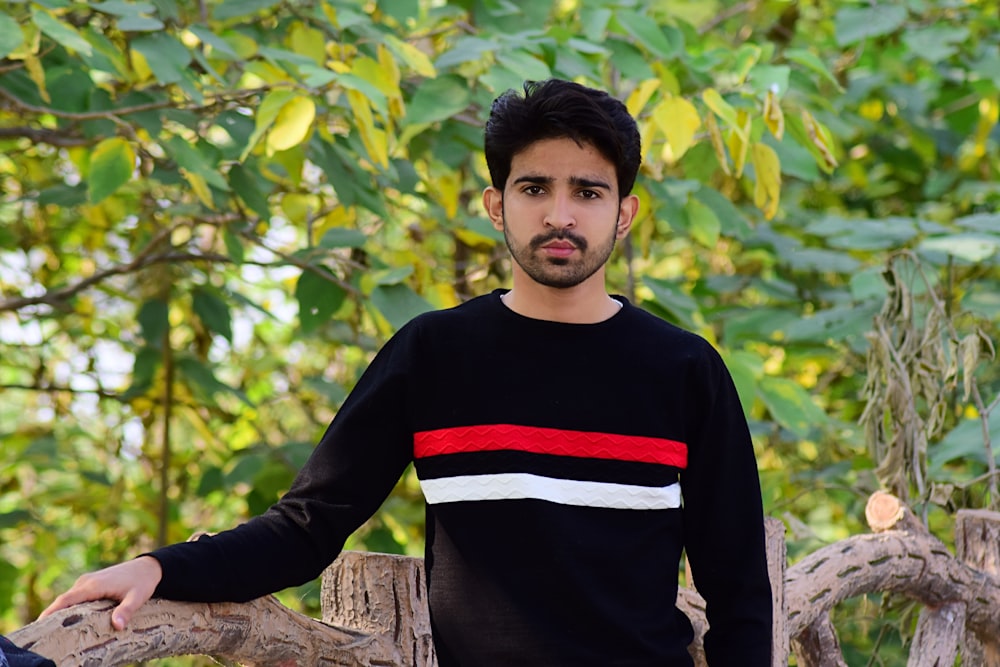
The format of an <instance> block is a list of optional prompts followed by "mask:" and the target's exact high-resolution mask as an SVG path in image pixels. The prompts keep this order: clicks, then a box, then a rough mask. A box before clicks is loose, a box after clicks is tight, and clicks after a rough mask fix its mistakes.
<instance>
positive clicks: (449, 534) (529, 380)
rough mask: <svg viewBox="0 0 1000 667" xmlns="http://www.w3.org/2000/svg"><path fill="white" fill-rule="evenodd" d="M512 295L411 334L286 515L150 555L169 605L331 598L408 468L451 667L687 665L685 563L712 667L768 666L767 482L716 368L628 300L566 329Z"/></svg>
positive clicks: (728, 383)
mask: <svg viewBox="0 0 1000 667" xmlns="http://www.w3.org/2000/svg"><path fill="white" fill-rule="evenodd" d="M500 294H501V292H500V291H496V292H493V293H492V294H489V295H486V296H483V297H479V298H477V299H473V300H472V301H470V302H468V303H466V304H464V305H461V306H459V307H457V308H452V309H449V310H444V311H438V312H434V313H427V314H425V315H422V316H420V317H417V318H416V319H414V320H413V321H412V322H410V323H409V324H408V325H406V326H405V327H404V328H403V329H402V330H400V331H399V333H397V334H396V335H395V336H394V337H393V338H392V340H390V341H389V342H388V343H387V344H386V345H385V347H384V348H383V349H382V351H381V352H379V354H378V355H377V356H376V358H375V359H374V360H373V362H372V364H371V365H370V366H369V368H368V370H367V371H366V372H365V374H364V375H363V376H362V378H361V380H359V382H358V384H357V386H356V387H355V389H354V391H353V392H352V393H351V395H350V397H349V398H348V399H347V401H346V402H345V403H344V405H343V407H342V408H341V410H340V412H339V413H338V414H337V417H336V418H335V419H334V420H333V423H332V424H331V425H330V427H329V428H328V429H327V431H326V433H325V434H324V436H323V438H322V440H321V441H320V443H319V445H318V447H317V448H316V450H315V451H314V453H313V454H312V457H311V458H310V459H309V461H308V463H306V465H305V467H304V468H303V469H302V471H301V472H300V473H299V475H298V477H297V478H296V480H295V482H294V484H293V485H292V488H291V489H290V490H289V492H288V493H287V494H286V495H285V496H284V497H283V498H282V500H281V501H280V502H278V503H277V504H276V505H275V506H274V507H272V508H271V509H269V510H268V511H267V512H266V513H265V514H263V515H262V516H260V517H257V518H255V519H253V520H251V521H249V522H248V523H246V524H243V525H241V526H239V527H237V528H235V529H233V530H230V531H226V532H223V533H220V534H218V535H216V536H214V537H212V538H209V539H202V540H199V541H197V542H190V543H184V544H179V545H173V546H170V547H166V548H164V549H161V550H158V551H156V552H154V554H153V555H154V556H155V557H156V558H157V559H158V560H159V561H160V563H161V564H162V566H163V580H162V581H161V583H160V585H159V587H158V588H157V591H156V594H157V595H158V596H160V597H166V598H172V599H181V600H194V601H225V600H229V601H244V600H250V599H253V598H255V597H258V596H260V595H264V594H267V593H271V592H274V591H277V590H280V589H283V588H286V587H288V586H292V585H297V584H301V583H303V582H305V581H308V580H310V579H313V578H315V577H316V576H318V575H319V573H320V572H321V571H322V570H323V569H324V568H325V567H326V566H327V565H328V564H329V563H330V562H331V561H332V560H333V559H334V558H335V557H336V556H337V554H338V553H339V551H340V549H341V548H342V546H343V543H344V540H345V539H346V538H347V537H348V535H350V533H351V532H352V531H354V530H355V529H356V528H357V527H358V526H359V525H360V524H361V523H362V522H364V521H365V520H366V519H367V518H368V517H369V516H371V514H372V513H374V511H375V510H376V509H377V508H378V506H379V504H380V503H381V502H382V500H383V499H384V498H385V497H386V495H387V494H388V493H389V491H390V490H391V489H392V487H393V485H394V483H395V482H396V480H397V479H398V478H399V475H400V473H401V472H402V471H403V469H404V468H405V466H406V465H407V464H408V463H409V462H411V461H413V462H414V464H415V467H416V471H417V475H418V477H419V478H420V482H421V486H422V488H423V491H424V495H425V497H426V499H427V547H426V560H427V577H428V586H429V605H430V612H431V620H432V627H433V632H434V641H435V649H436V651H437V655H438V660H439V663H440V664H441V665H442V666H443V667H449V666H452V665H464V666H468V667H490V666H496V667H508V666H510V665H519V666H524V665H539V666H542V665H545V666H552V665H644V666H645V665H649V666H653V665H658V666H659V665H679V666H680V665H690V664H691V661H690V658H689V657H688V654H687V650H686V647H687V644H688V643H689V642H690V641H691V639H692V630H691V626H690V623H689V622H688V621H687V619H686V618H685V617H684V616H683V614H681V613H680V612H679V611H678V610H677V609H676V607H675V606H674V602H675V599H676V593H677V576H678V568H679V562H680V558H681V552H682V549H686V551H687V554H688V557H689V559H690V562H691V568H692V573H693V575H694V578H695V581H696V582H697V585H698V590H699V592H700V593H701V594H702V595H703V596H704V598H705V600H706V601H707V605H708V606H707V614H708V620H709V623H710V625H711V630H710V631H709V633H708V635H707V636H706V639H705V648H706V653H707V657H708V660H709V664H710V665H711V666H712V667H723V666H727V665H739V666H740V667H766V666H767V665H769V664H770V644H771V592H770V586H769V583H768V577H767V569H766V563H765V557H764V533H763V515H762V510H761V497H760V487H759V482H758V478H757V469H756V462H755V460H754V456H753V449H752V446H751V443H750V437H749V433H748V431H747V426H746V421H745V419H744V417H743V412H742V409H741V408H740V403H739V399H738V397H737V394H736V391H735V389H734V387H733V383H732V380H731V379H730V376H729V373H728V372H727V370H726V368H725V366H724V365H723V363H722V360H721V359H720V357H719V355H718V354H717V353H716V351H715V350H714V348H712V346H711V345H709V344H708V343H707V342H706V341H705V340H703V339H702V338H700V337H698V336H696V335H694V334H691V333H689V332H686V331H683V330H682V329H679V328H677V327H675V326H673V325H671V324H668V323H666V322H664V321H662V320H660V319H658V318H656V317H654V316H652V315H650V314H648V313H646V312H645V311H643V310H641V309H639V308H635V307H634V306H632V305H631V304H629V303H628V302H627V301H625V300H624V299H620V300H621V301H623V303H624V306H623V308H622V310H621V311H620V312H619V313H617V314H616V315H615V316H613V317H612V318H610V319H608V320H606V321H604V322H601V323H598V324H566V323H559V322H548V321H542V320H535V319H530V318H526V317H523V316H520V315H518V314H516V313H514V312H512V311H510V310H509V309H507V308H506V307H505V306H504V305H503V304H502V302H501V301H500Z"/></svg>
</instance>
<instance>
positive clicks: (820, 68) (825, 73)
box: [785, 49, 842, 90]
mask: <svg viewBox="0 0 1000 667" xmlns="http://www.w3.org/2000/svg"><path fill="white" fill-rule="evenodd" d="M785 58H787V59H788V60H790V61H792V62H793V63H797V64H799V65H802V66H803V67H805V68H806V69H809V70H811V71H813V72H815V73H816V74H819V75H820V76H821V77H823V78H824V79H826V80H827V81H829V82H830V83H832V84H834V85H835V86H837V89H838V90H840V89H842V88H841V85H840V82H839V81H838V80H837V77H835V76H834V75H833V73H832V72H830V70H829V68H827V66H826V64H824V63H823V61H822V60H821V59H820V57H819V56H817V55H816V54H815V53H813V52H812V51H808V50H806V49H787V50H786V51H785Z"/></svg>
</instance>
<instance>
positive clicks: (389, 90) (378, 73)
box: [351, 56, 402, 98]
mask: <svg viewBox="0 0 1000 667" xmlns="http://www.w3.org/2000/svg"><path fill="white" fill-rule="evenodd" d="M351 73H352V74H354V75H355V76H357V77H360V78H362V79H364V80H365V81H367V82H368V83H370V84H372V85H373V86H375V87H376V88H378V90H379V92H380V93H382V94H384V95H385V96H386V97H387V98H391V97H397V96H399V95H401V94H402V93H401V92H400V90H399V86H398V85H397V84H396V82H395V81H393V80H392V71H391V70H388V69H386V68H385V67H383V66H382V65H381V64H380V63H378V62H376V61H375V60H373V59H372V58H369V57H368V56H361V57H360V58H355V59H354V62H353V63H351Z"/></svg>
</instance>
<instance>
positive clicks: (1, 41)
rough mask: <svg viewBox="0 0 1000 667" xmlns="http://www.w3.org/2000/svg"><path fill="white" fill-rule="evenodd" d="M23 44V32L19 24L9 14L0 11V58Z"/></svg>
mask: <svg viewBox="0 0 1000 667" xmlns="http://www.w3.org/2000/svg"><path fill="white" fill-rule="evenodd" d="M22 44H24V32H22V30H21V26H20V24H18V22H17V21H15V20H14V19H13V18H11V17H10V16H9V15H7V14H4V13H3V12H0V59H3V58H6V57H7V56H8V55H10V54H11V53H13V52H14V51H16V50H17V49H19V48H21V45H22Z"/></svg>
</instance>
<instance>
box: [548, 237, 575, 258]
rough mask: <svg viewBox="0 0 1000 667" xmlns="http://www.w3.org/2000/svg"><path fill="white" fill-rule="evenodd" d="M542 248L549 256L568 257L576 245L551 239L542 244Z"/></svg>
mask: <svg viewBox="0 0 1000 667" xmlns="http://www.w3.org/2000/svg"><path fill="white" fill-rule="evenodd" d="M542 250H543V251H544V252H545V253H546V254H548V255H549V256H550V257H569V256H570V255H572V254H573V253H574V252H576V246H575V245H573V244H572V243H569V242H567V241H553V242H551V243H546V244H545V245H543V246H542Z"/></svg>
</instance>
